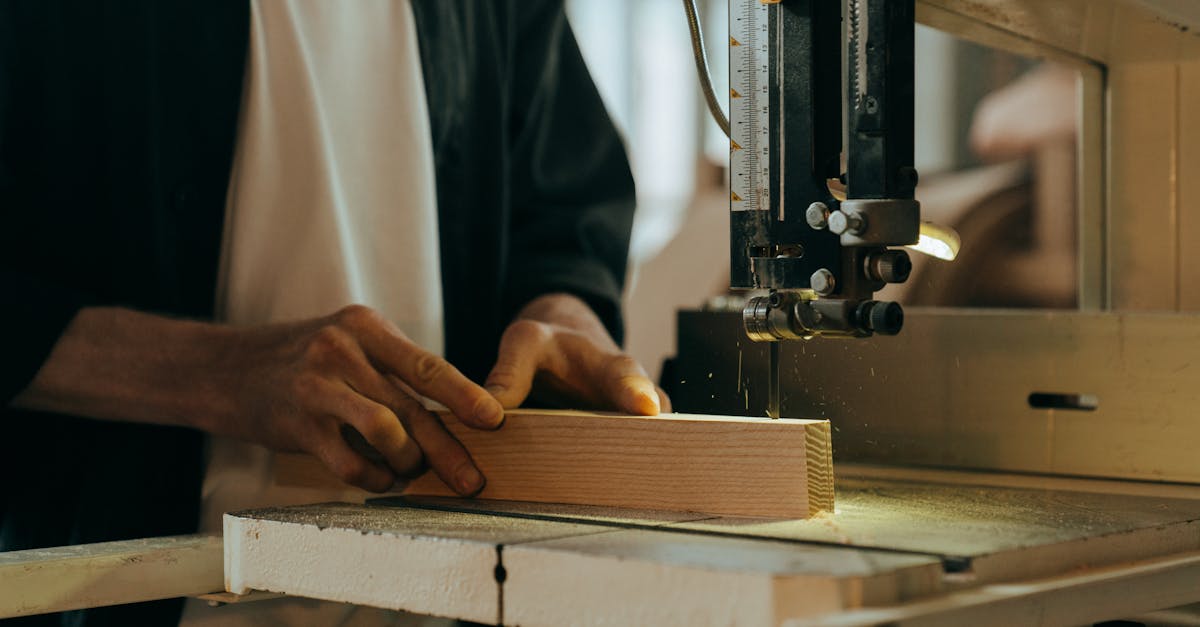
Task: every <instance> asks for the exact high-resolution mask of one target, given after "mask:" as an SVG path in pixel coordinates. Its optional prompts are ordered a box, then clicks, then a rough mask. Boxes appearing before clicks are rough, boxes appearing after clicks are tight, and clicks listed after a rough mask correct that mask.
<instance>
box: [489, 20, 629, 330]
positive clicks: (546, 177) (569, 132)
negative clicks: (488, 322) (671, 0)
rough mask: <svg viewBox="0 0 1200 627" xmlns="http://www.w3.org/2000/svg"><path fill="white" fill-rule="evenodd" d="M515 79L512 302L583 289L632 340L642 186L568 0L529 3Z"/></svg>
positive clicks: (508, 296) (514, 305)
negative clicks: (627, 323) (578, 37)
mask: <svg viewBox="0 0 1200 627" xmlns="http://www.w3.org/2000/svg"><path fill="white" fill-rule="evenodd" d="M517 6H520V7H522V8H521V9H520V11H521V12H522V15H520V16H519V17H518V20H517V25H518V29H517V36H516V42H515V51H514V55H515V56H514V61H515V63H514V67H513V80H512V81H511V83H510V85H512V89H513V90H514V91H513V92H512V102H513V110H512V121H511V122H512V127H511V129H512V130H511V132H512V137H513V147H514V148H513V152H512V159H511V163H512V164H513V165H512V167H513V176H512V185H513V187H512V198H513V205H512V206H513V215H512V224H511V228H512V251H513V255H512V261H511V263H510V264H509V271H508V274H507V277H506V286H507V288H506V293H505V300H506V302H505V306H506V308H508V310H509V311H510V312H512V313H515V312H516V310H517V309H519V308H520V307H521V306H523V305H524V304H525V303H527V302H529V301H530V300H532V299H533V298H536V297H537V296H539V295H542V294H547V293H551V292H566V293H570V294H574V295H576V296H578V297H580V298H582V299H583V300H584V301H585V302H587V303H588V304H589V305H590V306H591V307H592V309H593V310H594V311H595V312H596V313H597V314H598V315H599V316H600V319H601V320H602V321H603V322H604V324H605V326H606V327H607V328H608V330H609V332H610V333H611V334H612V336H613V338H614V339H615V340H616V341H617V342H618V343H619V342H621V341H622V337H623V334H624V329H623V325H622V320H621V292H622V289H623V287H624V282H625V271H626V261H627V257H628V253H629V235H630V228H631V226H632V223H633V212H634V204H635V199H634V186H633V176H632V175H631V173H630V170H629V162H628V159H627V158H626V155H625V147H624V145H623V144H622V141H621V138H620V136H619V135H618V133H617V131H616V129H615V128H614V127H613V124H612V122H611V120H610V119H609V117H608V113H607V111H606V110H605V108H604V104H603V102H602V101H601V99H600V95H599V93H598V92H597V91H596V87H595V85H594V84H593V83H592V79H591V76H590V74H589V73H588V70H587V66H586V65H585V64H584V60H583V57H582V56H581V55H580V52H579V48H578V46H577V45H576V42H575V37H574V35H573V34H572V32H571V28H570V26H569V25H568V23H567V18H566V14H565V13H564V11H563V7H562V3H561V1H558V2H555V1H550V2H520V3H518V4H517Z"/></svg>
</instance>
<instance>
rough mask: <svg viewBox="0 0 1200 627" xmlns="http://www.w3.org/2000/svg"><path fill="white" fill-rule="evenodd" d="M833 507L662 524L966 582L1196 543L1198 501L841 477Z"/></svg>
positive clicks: (1044, 572)
mask: <svg viewBox="0 0 1200 627" xmlns="http://www.w3.org/2000/svg"><path fill="white" fill-rule="evenodd" d="M838 492H839V494H838V507H837V510H836V513H835V514H834V515H822V516H818V517H816V518H813V519H811V520H794V521H761V520H744V519H743V520H739V519H734V518H720V519H707V520H701V521H686V522H680V523H677V524H675V525H672V528H676V529H687V530H694V531H705V532H714V533H727V534H737V535H740V536H752V537H761V538H768V539H779V540H793V541H805V542H827V543H834V544H844V545H847V546H855V547H861V548H886V549H890V550H896V551H908V552H913V553H924V554H933V555H943V556H945V557H946V558H948V560H949V562H950V563H951V564H957V565H958V566H957V568H959V569H961V570H962V574H963V576H964V577H967V578H968V579H969V583H971V584H972V585H977V584H981V583H994V582H1002V581H1014V580H1018V579H1023V578H1028V577H1041V576H1049V575H1053V574H1057V573H1061V572H1064V571H1068V570H1072V569H1078V568H1084V567H1089V566H1099V565H1106V564H1116V563H1121V562H1125V561H1132V560H1139V559H1146V558H1150V557H1156V556H1162V555H1170V554H1173V553H1180V552H1185V551H1196V550H1200V500H1194V499H1173V498H1164V497H1157V496H1156V497H1146V496H1130V495H1121V494H1100V493H1090V492H1071V491H1063V490H1042V489H1016V488H1006V487H996V486H977V485H945V484H931V483H928V482H926V481H923V480H918V481H889V480H883V479H878V478H871V479H857V478H846V477H843V478H842V479H841V480H840V484H839V487H838Z"/></svg>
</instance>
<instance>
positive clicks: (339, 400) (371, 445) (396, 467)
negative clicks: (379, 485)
mask: <svg viewBox="0 0 1200 627" xmlns="http://www.w3.org/2000/svg"><path fill="white" fill-rule="evenodd" d="M310 387H311V389H310V391H309V394H310V395H311V396H310V397H309V398H308V399H305V400H306V403H305V404H306V406H307V407H308V408H309V409H310V410H312V411H316V412H319V413H323V414H326V415H329V416H333V417H334V418H336V419H337V420H338V421H339V422H341V423H342V424H344V425H346V426H347V427H350V429H348V430H347V429H342V430H341V433H340V436H341V439H342V440H343V441H344V442H346V443H347V444H348V445H349V446H350V447H351V449H352V450H354V451H355V452H356V453H358V454H359V455H361V456H363V457H364V458H366V459H367V460H368V461H371V462H373V463H376V464H379V465H382V466H385V467H388V468H390V469H391V470H392V472H394V473H395V474H396V475H398V476H400V477H411V476H414V475H415V474H417V473H419V472H420V469H421V466H422V462H423V460H422V454H421V448H420V447H419V446H418V445H417V443H416V442H414V441H413V440H412V438H410V437H409V434H408V433H407V432H406V431H405V429H404V425H403V424H401V422H400V419H399V418H398V417H397V416H396V414H395V413H393V412H392V410H390V409H388V408H387V407H386V406H384V405H383V404H381V403H379V402H376V401H375V400H372V399H370V398H367V397H366V396H363V395H362V394H360V393H359V392H357V391H356V390H354V389H352V388H351V387H350V386H349V385H347V384H345V383H342V382H334V381H330V380H326V379H318V380H316V381H314V382H313V383H312V385H311V386H310Z"/></svg>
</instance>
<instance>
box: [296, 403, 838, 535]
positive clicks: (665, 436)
mask: <svg viewBox="0 0 1200 627" xmlns="http://www.w3.org/2000/svg"><path fill="white" fill-rule="evenodd" d="M442 418H443V420H444V421H445V422H446V426H447V428H449V430H450V431H451V432H452V433H453V434H454V435H455V436H456V437H458V439H459V440H461V441H462V442H463V444H464V445H466V447H467V450H469V451H470V452H471V455H472V456H473V457H474V458H475V461H476V463H477V464H478V465H479V468H480V470H482V471H483V473H484V475H486V476H487V478H488V484H487V487H486V488H485V489H484V491H483V492H482V493H481V494H480V495H479V496H480V497H481V498H488V499H497V500H511V501H531V502H538V503H566V504H580V505H601V506H612V507H627V508H641V509H659V510H677V511H693V512H702V513H707V514H722V515H731V516H758V517H771V518H807V517H809V516H812V515H813V514H815V513H817V512H820V511H832V509H833V464H832V454H831V445H830V430H829V423H828V422H827V421H820V420H787V419H782V420H769V419H765V418H735V417H725V416H699V415H685V414H667V415H662V416H654V417H635V416H624V415H619V414H604V413H589V412H571V411H545V410H519V411H513V412H509V414H508V416H507V419H506V421H505V424H504V427H503V428H501V429H500V430H498V431H490V432H489V431H476V430H474V429H470V428H468V427H466V426H465V425H462V424H461V423H459V422H458V421H457V420H455V419H454V417H453V416H452V415H450V414H446V413H443V414H442ZM276 480H277V481H278V482H279V483H281V484H285V485H305V486H314V487H315V486H331V485H340V484H338V483H337V480H336V479H335V478H334V477H333V476H332V475H331V474H329V473H328V472H327V471H325V470H324V468H323V467H322V466H321V465H320V463H319V462H317V461H316V460H315V459H312V458H307V457H303V456H293V455H279V456H277V457H276ZM406 493H407V494H421V495H435V496H453V492H452V491H451V490H450V489H449V488H447V487H446V486H445V485H444V484H443V483H442V482H441V481H440V480H439V479H438V478H437V477H436V476H434V475H433V474H427V475H425V476H424V477H422V478H420V479H418V480H416V481H414V482H413V483H412V484H411V485H410V486H409V488H408V490H407V491H406Z"/></svg>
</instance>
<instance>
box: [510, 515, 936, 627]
mask: <svg viewBox="0 0 1200 627" xmlns="http://www.w3.org/2000/svg"><path fill="white" fill-rule="evenodd" d="M502 558H503V562H504V567H505V570H506V572H507V579H506V580H505V583H504V622H505V624H506V625H522V626H525V627H543V626H544V627H551V626H559V625H578V626H590V625H596V626H600V625H658V626H668V625H680V626H683V625H686V626H688V627H698V626H705V625H713V626H718V625H719V626H746V627H758V626H773V625H778V624H779V623H780V622H781V621H782V620H783V619H784V618H787V617H794V616H801V615H817V614H821V613H825V612H831V611H837V610H841V609H845V608H855V607H862V606H864V605H872V604H881V603H888V599H897V598H910V597H911V596H914V595H925V594H930V593H932V592H934V591H936V590H938V589H939V588H940V580H941V565H940V564H939V563H938V561H937V560H936V559H934V558H931V557H927V556H914V555H893V554H885V553H875V552H870V551H860V550H857V549H850V548H829V547H821V546H805V545H797V544H785V543H778V542H756V541H750V540H738V539H730V538H713V537H704V536H689V535H687V534H678V533H668V532H662V531H617V532H614V533H607V534H600V535H592V536H582V537H574V538H564V539H559V540H550V541H544V542H535V543H529V544H519V545H516V546H508V547H505V549H504V552H503V554H502Z"/></svg>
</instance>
